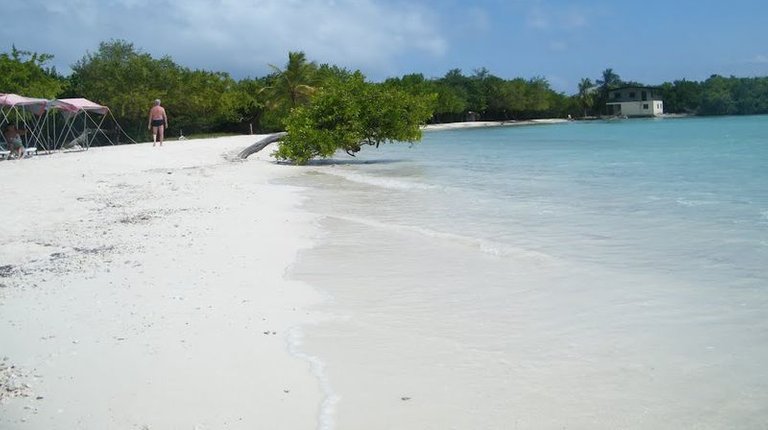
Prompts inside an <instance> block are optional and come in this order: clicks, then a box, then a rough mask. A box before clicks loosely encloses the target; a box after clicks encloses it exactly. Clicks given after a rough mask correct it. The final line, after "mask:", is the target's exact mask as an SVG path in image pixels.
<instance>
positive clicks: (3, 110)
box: [0, 94, 136, 151]
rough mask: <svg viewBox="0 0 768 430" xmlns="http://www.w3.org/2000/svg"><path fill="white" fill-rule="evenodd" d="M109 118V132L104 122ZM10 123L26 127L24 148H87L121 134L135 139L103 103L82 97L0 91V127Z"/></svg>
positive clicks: (115, 141)
mask: <svg viewBox="0 0 768 430" xmlns="http://www.w3.org/2000/svg"><path fill="white" fill-rule="evenodd" d="M107 118H110V122H109V125H110V129H109V132H108V131H105V129H104V123H105V120H106V119H107ZM9 123H14V124H15V125H16V126H17V127H18V128H20V129H21V128H22V127H23V129H24V130H26V133H25V136H26V141H27V144H26V145H25V146H26V147H27V150H28V151H29V150H33V149H36V148H38V147H39V148H42V149H44V150H46V151H52V150H57V149H74V148H76V149H88V148H90V147H91V145H92V144H94V142H97V144H99V145H105V144H110V145H115V144H116V143H120V142H119V139H120V137H121V136H124V137H125V138H127V140H128V141H131V142H133V143H136V142H135V141H134V140H133V139H132V138H131V137H130V136H128V134H127V133H125V131H124V130H123V129H122V127H120V124H118V122H117V120H116V119H115V117H114V115H112V112H111V111H110V110H109V108H108V107H107V106H102V105H100V104H98V103H94V102H92V101H90V100H88V99H84V98H68V99H55V100H46V99H37V98H31V97H24V96H20V95H17V94H0V126H1V127H0V128H2V129H4V127H5V126H6V125H7V124H9Z"/></svg>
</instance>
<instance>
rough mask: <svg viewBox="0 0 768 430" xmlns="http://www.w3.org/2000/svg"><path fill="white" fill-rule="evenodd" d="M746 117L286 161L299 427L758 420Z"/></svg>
mask: <svg viewBox="0 0 768 430" xmlns="http://www.w3.org/2000/svg"><path fill="white" fill-rule="evenodd" d="M766 132H768V117H765V116H755V117H732V118H691V119H661V120H626V121H616V122H572V123H566V124H558V125H542V126H525V127H503V128H490V129H469V130H454V131H442V132H428V133H425V135H424V139H423V141H422V142H420V143H418V144H415V145H408V144H397V145H386V146H383V147H382V148H380V149H378V150H374V149H372V148H364V150H363V152H362V153H361V154H360V155H359V156H358V157H357V158H356V159H351V160H350V159H349V158H347V157H346V156H339V157H337V158H336V159H335V160H333V161H331V162H326V163H323V164H322V165H318V166H312V167H308V168H307V170H306V173H305V174H302V175H300V176H299V177H297V178H294V179H291V181H292V183H293V184H297V185H301V186H304V187H305V188H306V189H307V192H306V196H307V200H306V202H305V207H306V209H307V210H309V211H311V212H314V213H316V214H318V215H320V218H319V219H320V221H319V222H320V224H321V225H320V226H321V231H322V233H321V234H320V236H319V237H318V238H317V243H316V246H315V247H314V248H312V249H310V250H307V251H305V252H302V254H301V255H300V256H299V259H298V261H297V263H296V264H295V265H294V267H293V268H292V269H291V273H290V276H291V277H292V278H294V279H298V280H301V281H305V282H307V283H309V284H311V285H313V286H315V287H316V288H318V289H320V290H321V291H323V292H325V293H327V294H328V297H329V299H328V300H327V301H326V302H325V303H324V304H322V305H321V306H320V308H322V309H323V310H324V311H327V313H329V314H331V315H334V317H333V318H330V319H329V320H327V321H325V322H322V323H319V324H318V325H316V326H310V327H303V328H301V341H300V344H297V345H296V349H297V350H300V351H301V353H302V354H305V355H306V356H307V357H312V358H313V360H314V362H315V363H316V364H317V363H320V364H319V365H318V366H317V367H318V369H319V370H318V372H319V373H321V374H322V380H323V384H324V385H325V391H326V394H327V396H328V400H327V401H326V402H325V403H324V405H323V406H322V409H323V411H322V413H321V417H322V419H321V424H320V427H321V428H336V429H360V428H366V429H389V428H392V429H453V428H455V429H479V428H483V429H515V428H521V429H526V428H537V429H541V428H543V429H547V428H558V429H561V428H568V429H582V428H583V429H595V428H633V429H635V428H636V429H645V428H670V429H671V428H707V429H709V428H712V429H714V428H765V426H766V425H768V369H766V366H765V363H768V270H766V267H768V169H766V167H768V137H766V136H768V134H767V133H766Z"/></svg>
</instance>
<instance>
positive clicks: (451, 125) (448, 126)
mask: <svg viewBox="0 0 768 430" xmlns="http://www.w3.org/2000/svg"><path fill="white" fill-rule="evenodd" d="M695 116H696V115H691V114H685V113H667V114H664V115H661V116H659V117H655V118H659V119H663V118H692V117H695ZM648 118H653V117H648ZM611 119H643V118H641V117H637V118H615V117H597V116H592V117H584V118H573V119H564V118H543V119H530V120H522V121H515V120H510V121H462V122H448V123H444V124H428V125H425V126H422V127H421V129H422V130H423V131H441V130H457V129H463V128H483V127H513V126H521V125H543V124H562V123H565V122H574V121H607V120H611Z"/></svg>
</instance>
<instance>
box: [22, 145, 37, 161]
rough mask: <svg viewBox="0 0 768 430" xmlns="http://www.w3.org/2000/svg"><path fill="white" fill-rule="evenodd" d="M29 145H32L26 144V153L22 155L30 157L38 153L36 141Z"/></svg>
mask: <svg viewBox="0 0 768 430" xmlns="http://www.w3.org/2000/svg"><path fill="white" fill-rule="evenodd" d="M28 144H29V143H28ZM29 145H30V146H26V145H25V146H24V155H23V156H22V157H24V158H29V157H31V156H33V155H35V154H37V146H36V145H35V144H34V142H33V143H31V144H29Z"/></svg>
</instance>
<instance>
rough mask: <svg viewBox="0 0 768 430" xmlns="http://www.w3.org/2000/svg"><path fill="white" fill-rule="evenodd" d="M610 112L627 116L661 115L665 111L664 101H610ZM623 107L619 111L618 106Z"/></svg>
mask: <svg viewBox="0 0 768 430" xmlns="http://www.w3.org/2000/svg"><path fill="white" fill-rule="evenodd" d="M608 106H610V107H611V108H610V110H609V112H613V114H614V115H626V116H659V115H661V114H663V113H664V102H663V101H661V100H648V101H639V102H623V103H608ZM619 107H620V108H621V111H620V112H618V109H617V108H619Z"/></svg>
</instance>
